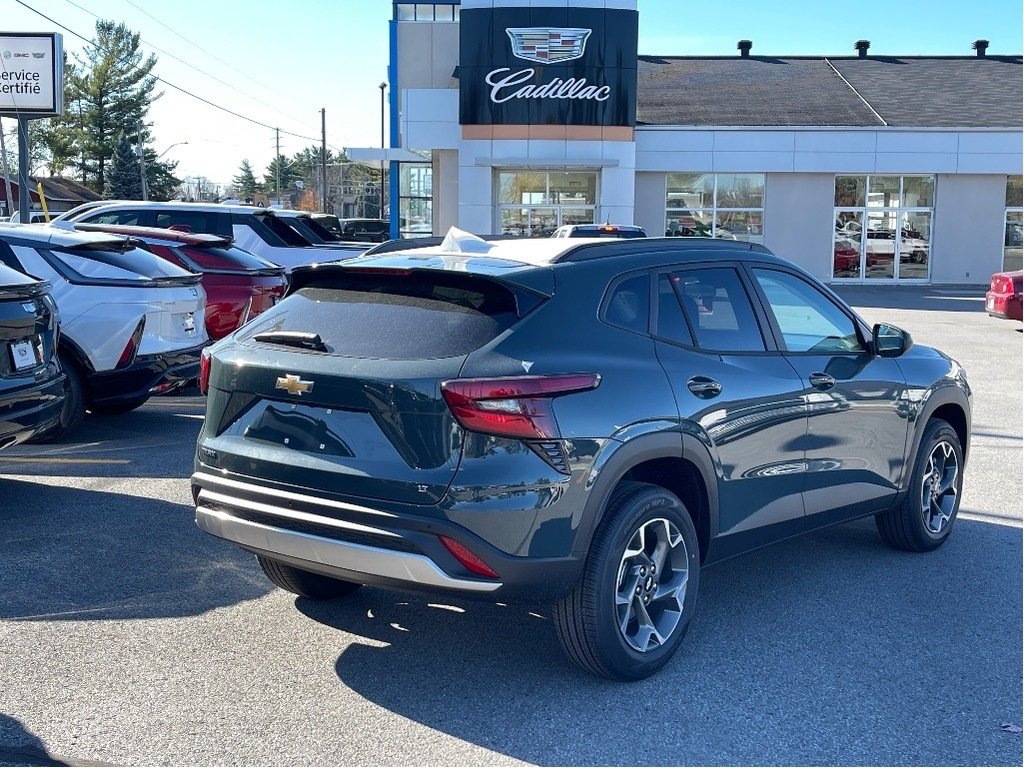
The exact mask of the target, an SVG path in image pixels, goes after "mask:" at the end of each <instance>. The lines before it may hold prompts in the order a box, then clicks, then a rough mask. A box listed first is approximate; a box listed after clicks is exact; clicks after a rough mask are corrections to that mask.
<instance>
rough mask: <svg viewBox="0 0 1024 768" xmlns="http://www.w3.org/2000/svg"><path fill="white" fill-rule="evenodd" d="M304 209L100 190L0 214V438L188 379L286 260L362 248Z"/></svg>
mask: <svg viewBox="0 0 1024 768" xmlns="http://www.w3.org/2000/svg"><path fill="white" fill-rule="evenodd" d="M320 218H322V217H320ZM331 218H333V217H331ZM317 219H318V217H317V216H315V215H310V214H307V213H305V212H300V211H268V210H265V209H261V208H255V207H252V206H220V205H203V204H189V203H149V202H138V201H104V202H102V203H100V202H97V203H88V204H85V205H83V206H80V207H79V208H77V209H73V210H71V211H69V212H67V213H65V214H62V215H60V216H58V217H56V218H55V219H54V220H53V221H52V222H51V224H50V225H49V226H36V225H21V224H0V357H2V361H0V448H2V447H6V446H8V445H11V444H14V443H17V442H22V441H25V440H29V439H36V440H52V439H56V438H58V437H60V436H61V435H63V434H64V433H65V432H67V431H68V430H69V429H71V428H73V427H74V426H75V425H76V424H78V423H79V422H80V421H81V420H82V418H83V417H84V416H85V414H86V412H91V413H125V412H128V411H131V410H133V409H135V408H138V407H139V406H140V405H142V404H143V403H145V402H146V401H147V400H148V399H149V398H150V397H151V396H152V395H154V394H159V393H166V392H171V391H174V390H175V389H178V388H180V387H183V386H185V385H186V384H188V383H189V382H191V381H194V380H195V379H196V378H197V377H198V374H199V364H200V353H201V351H202V349H203V348H204V347H205V346H207V345H208V344H209V343H210V342H211V341H216V340H217V339H221V338H223V337H225V336H227V335H228V334H230V333H232V332H233V331H235V330H236V329H238V328H239V327H241V326H242V325H243V324H245V323H246V322H248V321H249V320H250V319H251V318H253V317H255V316H257V315H259V314H261V313H262V312H264V311H266V310H267V309H269V308H270V307H272V306H273V305H274V304H275V303H276V302H277V301H278V300H280V299H281V297H283V295H284V293H285V291H286V289H287V285H288V272H290V270H291V269H293V268H295V267H296V266H300V265H305V264H314V263H319V262H329V261H336V260H339V259H346V258H351V257H353V256H356V255H359V254H360V253H362V252H363V250H365V248H366V247H367V246H366V245H365V244H359V243H355V242H351V241H348V240H343V239H341V237H342V236H340V235H336V234H334V233H332V231H331V227H332V222H331V221H330V220H329V219H327V220H323V221H318V220H317Z"/></svg>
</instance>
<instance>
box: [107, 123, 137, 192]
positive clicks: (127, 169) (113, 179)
mask: <svg viewBox="0 0 1024 768" xmlns="http://www.w3.org/2000/svg"><path fill="white" fill-rule="evenodd" d="M106 178H107V183H106V186H105V187H104V189H103V196H104V197H105V198H107V199H108V200H141V199H142V176H141V171H140V168H139V159H138V157H136V155H135V148H134V147H133V146H132V145H131V142H129V141H128V137H127V136H125V135H124V134H121V137H120V138H119V139H118V141H117V145H116V146H115V147H114V156H113V158H112V159H111V162H110V167H109V170H108V173H107V177H106Z"/></svg>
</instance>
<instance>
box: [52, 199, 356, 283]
mask: <svg viewBox="0 0 1024 768" xmlns="http://www.w3.org/2000/svg"><path fill="white" fill-rule="evenodd" d="M68 223H84V224H126V225H132V226H140V227H160V228H162V229H170V228H173V229H178V230H182V231H185V232H193V233H203V234H207V235H219V236H220V237H228V238H232V239H233V240H234V244H235V245H236V246H237V247H239V248H241V249H243V250H246V251H249V252H250V253H254V254H256V255H257V256H260V257H262V258H264V259H266V260H267V261H271V262H273V263H275V264H277V265H279V266H282V267H284V268H285V269H287V270H291V269H292V268H293V267H297V266H301V265H305V264H317V263H322V262H325V261H337V260H338V259H342V258H351V257H352V256H358V255H360V254H361V253H362V252H363V251H364V250H365V247H360V245H358V244H355V243H353V244H351V245H350V246H349V249H348V250H346V251H345V252H342V249H340V248H335V247H331V248H329V249H325V248H322V247H318V246H316V245H314V244H312V243H311V242H310V241H309V240H307V239H306V238H304V237H303V236H302V235H300V234H299V233H298V232H297V231H296V230H295V229H293V228H292V227H289V226H288V225H287V224H286V223H284V222H283V221H281V220H280V219H279V218H278V216H277V212H276V211H274V210H271V209H269V208H258V207H256V206H252V205H221V204H218V203H154V202H147V201H142V200H119V201H112V202H108V203H107V204H105V205H97V204H95V203H85V204H83V205H81V206H79V207H78V208H72V209H71V210H70V211H68V212H66V213H64V214H62V215H60V216H58V217H57V218H56V219H54V224H55V225H56V226H68V225H69V224H68Z"/></svg>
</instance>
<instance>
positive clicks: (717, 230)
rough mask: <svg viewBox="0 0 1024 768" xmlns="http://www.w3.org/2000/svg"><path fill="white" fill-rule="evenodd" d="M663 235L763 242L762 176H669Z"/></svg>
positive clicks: (701, 174)
mask: <svg viewBox="0 0 1024 768" xmlns="http://www.w3.org/2000/svg"><path fill="white" fill-rule="evenodd" d="M666 181H667V184H666V201H665V235H666V236H667V237H717V238H722V239H727V240H744V241H746V242H750V243H762V242H764V174H763V173H670V174H668V175H667V179H666Z"/></svg>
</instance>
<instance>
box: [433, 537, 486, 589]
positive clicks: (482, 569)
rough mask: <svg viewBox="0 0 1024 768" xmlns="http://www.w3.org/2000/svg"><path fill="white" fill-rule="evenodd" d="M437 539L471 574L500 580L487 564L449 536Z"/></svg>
mask: <svg viewBox="0 0 1024 768" xmlns="http://www.w3.org/2000/svg"><path fill="white" fill-rule="evenodd" d="M437 538H439V539H440V540H441V543H442V544H444V548H445V549H447V550H448V551H449V552H451V553H452V556H453V557H454V558H455V559H456V560H458V561H459V562H460V563H462V565H464V566H465V567H466V570H468V571H469V572H470V573H475V574H476V575H477V576H484V577H486V578H488V579H496V578H498V574H497V573H496V572H495V571H494V570H493V569H492V568H491V567H490V566H489V565H487V563H485V562H484V561H483V560H481V559H480V558H479V557H477V556H476V555H474V554H473V553H472V552H470V551H469V550H468V549H466V547H464V546H462V545H461V544H459V542H457V541H456V540H455V539H449V538H448V537H447V536H438V537H437Z"/></svg>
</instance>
